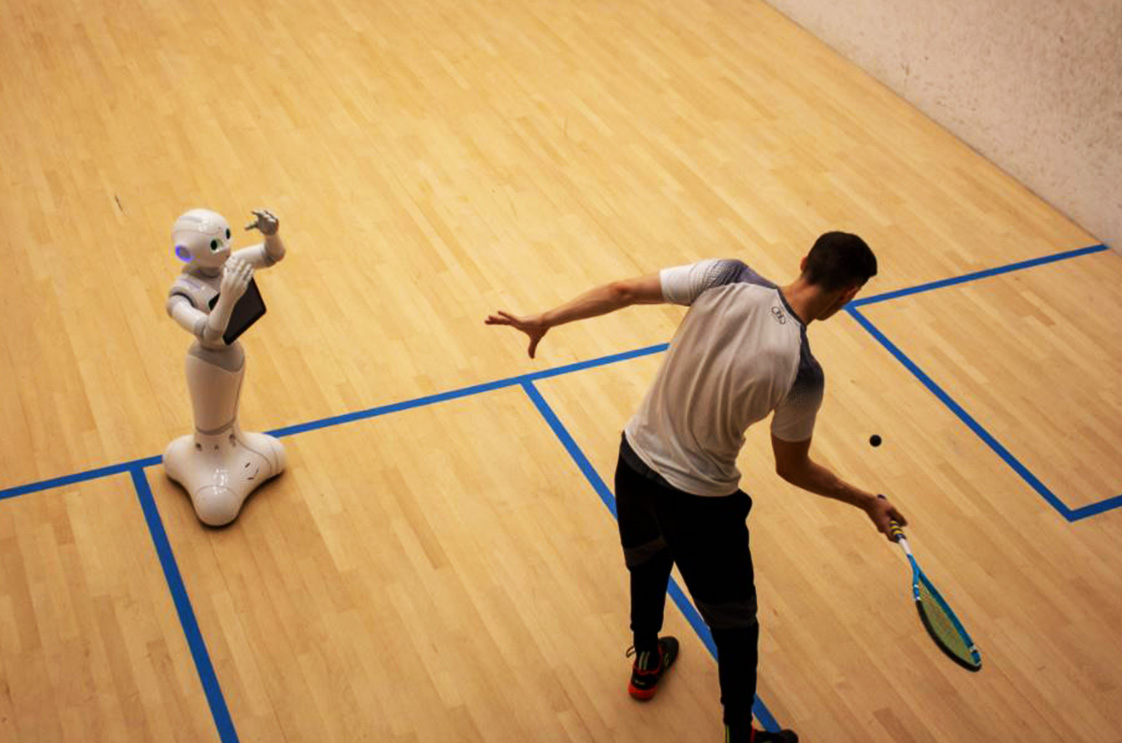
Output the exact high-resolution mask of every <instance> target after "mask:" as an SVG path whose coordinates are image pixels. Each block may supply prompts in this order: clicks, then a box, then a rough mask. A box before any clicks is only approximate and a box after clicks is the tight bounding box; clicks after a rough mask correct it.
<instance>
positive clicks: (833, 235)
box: [801, 232, 877, 320]
mask: <svg viewBox="0 0 1122 743" xmlns="http://www.w3.org/2000/svg"><path fill="white" fill-rule="evenodd" d="M802 272H803V273H802V276H801V278H802V280H803V281H805V282H806V283H807V284H809V285H811V286H814V287H816V288H817V289H818V290H819V291H820V292H821V293H822V295H823V296H824V297H828V298H830V300H831V301H830V303H829V308H828V309H827V310H826V311H825V312H823V314H822V315H820V316H819V317H818V319H820V320H825V319H826V318H827V317H830V316H831V315H833V314H834V313H835V312H837V311H838V310H840V309H841V308H842V307H844V306H845V305H846V304H847V303H849V301H850V300H852V299H853V298H854V297H855V296H857V292H859V291H861V287H863V286H864V285H865V282H867V281H868V280H869V279H870V278H871V277H873V276H876V275H877V257H876V256H875V255H873V251H872V250H871V249H870V248H869V246H868V245H867V244H865V241H864V240H862V239H861V238H859V237H858V236H857V235H851V234H849V233H848V232H827V233H826V234H824V235H822V236H821V237H819V238H818V239H817V240H816V241H815V242H814V245H813V247H811V249H810V252H809V253H808V254H807V256H806V257H805V258H803V261H802Z"/></svg>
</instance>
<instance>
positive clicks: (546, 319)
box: [484, 273, 666, 358]
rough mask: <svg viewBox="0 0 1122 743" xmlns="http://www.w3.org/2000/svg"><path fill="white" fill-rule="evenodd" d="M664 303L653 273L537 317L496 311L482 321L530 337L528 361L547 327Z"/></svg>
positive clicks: (594, 291) (602, 288)
mask: <svg viewBox="0 0 1122 743" xmlns="http://www.w3.org/2000/svg"><path fill="white" fill-rule="evenodd" d="M665 301H666V300H665V299H663V296H662V282H661V280H660V279H659V275H658V274H657V273H655V274H650V275H648V276H639V277H636V278H633V279H624V280H622V281H613V282H611V283H610V284H604V285H603V286H598V287H596V288H595V289H590V290H589V291H586V292H585V293H584V294H581V295H580V296H579V297H577V298H575V299H571V300H569V301H568V302H565V303H564V304H562V305H558V306H557V307H554V308H553V309H551V310H548V311H547V312H543V313H541V314H540V315H522V316H518V315H512V314H510V313H509V312H504V311H503V310H499V311H498V312H496V313H495V314H493V315H491V316H489V317H488V318H487V319H486V320H485V321H484V322H485V323H486V324H488V325H507V326H509V327H512V328H514V329H516V330H521V331H522V332H523V333H525V334H526V335H527V336H529V338H530V348H529V353H530V358H534V354H535V353H536V352H537V349H538V343H539V342H540V341H541V339H542V337H543V336H544V335H545V334H546V333H547V332H548V331H549V329H550V328H554V327H557V326H558V325H564V324H565V323H567V322H573V321H574V320H585V319H587V318H589V317H597V316H599V315H606V314H608V313H609V312H615V311H616V310H620V309H623V308H624V307H630V306H631V305H633V304H661V303H662V302H665Z"/></svg>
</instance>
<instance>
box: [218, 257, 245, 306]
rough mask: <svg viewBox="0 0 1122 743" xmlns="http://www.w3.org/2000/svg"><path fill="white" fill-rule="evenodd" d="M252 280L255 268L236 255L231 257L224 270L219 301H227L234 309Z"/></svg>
mask: <svg viewBox="0 0 1122 743" xmlns="http://www.w3.org/2000/svg"><path fill="white" fill-rule="evenodd" d="M252 278H253V266H251V265H249V264H248V263H247V262H245V261H244V260H242V259H241V258H238V257H237V256H235V255H232V256H230V258H229V259H228V260H227V261H226V266H225V267H224V268H223V269H222V284H221V286H220V288H219V291H220V292H221V296H220V297H219V299H218V301H219V302H222V301H223V300H225V301H226V302H228V303H229V306H231V307H232V306H233V305H234V304H235V303H236V302H237V301H238V300H239V299H241V298H242V295H243V294H245V290H246V287H248V286H249V280H250V279H252Z"/></svg>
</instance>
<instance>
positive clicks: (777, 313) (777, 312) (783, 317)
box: [771, 305, 787, 325]
mask: <svg viewBox="0 0 1122 743" xmlns="http://www.w3.org/2000/svg"><path fill="white" fill-rule="evenodd" d="M771 315H772V317H774V318H775V319H776V320H777V321H778V322H779V324H780V325H786V324H787V313H785V312H784V311H783V310H781V309H779V307H778V305H777V306H775V307H772V308H771Z"/></svg>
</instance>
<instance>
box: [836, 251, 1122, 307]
mask: <svg viewBox="0 0 1122 743" xmlns="http://www.w3.org/2000/svg"><path fill="white" fill-rule="evenodd" d="M1104 250H1109V248H1108V247H1107V246H1105V245H1092V246H1090V247H1087V248H1077V249H1076V250H1068V251H1065V252H1063V253H1055V254H1053V255H1046V256H1043V257H1041V258H1033V259H1031V260H1027V261H1020V262H1019V263H1010V264H1008V265H1006V266H999V267H997V268H988V269H986V270H985V271H975V272H974V273H968V274H964V275H962V276H955V277H954V278H950V279H942V280H940V281H932V282H929V283H927V284H920V285H919V286H913V287H910V288H908V289H897V290H896V291H891V292H885V293H884V294H875V295H873V296H871V297H863V298H861V299H855V300H853V301H852V302H850V303H849V304H848V305H847V307H852V308H857V307H864V306H865V305H867V304H876V303H878V302H887V301H888V300H890V299H897V298H899V297H906V296H908V295H911V294H920V293H922V292H928V291H931V290H932V289H941V288H943V287H945V286H954V285H955V284H965V283H966V282H968V281H977V280H978V279H986V278H989V277H990V276H998V275H1000V274H1003V273H1010V272H1011V271H1021V270H1024V269H1026V268H1032V267H1034V266H1043V265H1045V264H1048V263H1055V262H1057V261H1065V260H1068V259H1069V258H1078V257H1079V256H1082V255H1089V254H1091V253H1101V252H1103V251H1104Z"/></svg>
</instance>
